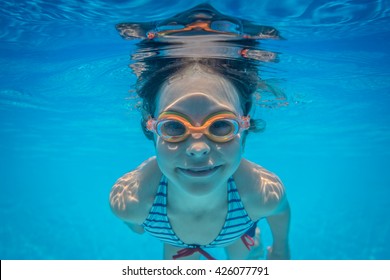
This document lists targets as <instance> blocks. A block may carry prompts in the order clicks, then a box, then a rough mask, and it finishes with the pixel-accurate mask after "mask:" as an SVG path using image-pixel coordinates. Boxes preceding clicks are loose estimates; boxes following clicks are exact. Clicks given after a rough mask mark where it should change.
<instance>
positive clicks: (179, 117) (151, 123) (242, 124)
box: [146, 111, 250, 142]
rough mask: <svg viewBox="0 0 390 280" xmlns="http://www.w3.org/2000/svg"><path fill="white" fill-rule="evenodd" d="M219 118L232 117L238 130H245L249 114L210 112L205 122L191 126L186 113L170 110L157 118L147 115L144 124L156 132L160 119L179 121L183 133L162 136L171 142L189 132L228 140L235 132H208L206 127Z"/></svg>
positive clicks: (177, 140) (248, 124)
mask: <svg viewBox="0 0 390 280" xmlns="http://www.w3.org/2000/svg"><path fill="white" fill-rule="evenodd" d="M219 119H234V120H238V123H239V130H246V129H248V128H249V126H250V117H249V116H243V117H237V116H236V115H235V114H233V113H231V112H218V113H215V114H211V115H210V116H208V117H207V118H206V121H205V123H204V124H203V125H201V126H193V125H192V124H191V122H190V120H189V118H188V117H187V116H186V115H184V114H180V113H177V112H170V111H167V112H163V113H161V114H160V116H159V117H158V119H157V120H156V119H153V118H152V117H151V116H149V120H148V121H147V124H146V126H147V129H148V130H149V131H152V132H154V133H157V123H158V122H159V121H162V120H176V121H179V122H180V123H182V124H184V126H185V127H186V128H187V129H186V133H185V134H183V135H180V136H165V137H163V138H165V139H167V140H170V141H173V142H175V141H176V142H179V141H182V140H184V139H185V138H187V136H188V135H189V134H192V133H203V134H206V135H207V136H208V137H209V138H211V139H212V140H216V141H218V140H222V141H228V140H230V139H231V136H232V135H236V133H234V134H232V135H226V136H215V135H213V134H210V133H209V132H208V128H209V127H210V125H211V124H212V123H213V122H214V121H216V120H219ZM157 134H158V133H157Z"/></svg>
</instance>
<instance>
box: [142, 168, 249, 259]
mask: <svg viewBox="0 0 390 280" xmlns="http://www.w3.org/2000/svg"><path fill="white" fill-rule="evenodd" d="M167 186H168V181H167V178H166V177H165V176H164V175H163V176H162V178H161V181H160V184H159V187H158V190H157V194H156V197H155V199H154V203H153V205H152V208H151V209H150V211H149V215H148V217H147V218H146V220H145V221H144V223H143V226H144V229H145V231H147V232H149V233H150V234H151V235H153V236H155V237H157V238H158V239H160V240H161V241H163V242H165V243H168V244H171V245H173V246H176V247H181V248H186V249H184V250H180V251H179V252H178V255H176V257H177V258H180V257H183V256H188V255H192V254H193V253H194V252H195V251H197V252H199V253H201V254H203V255H204V256H205V257H206V258H209V259H213V258H212V257H211V256H210V255H208V253H207V252H205V251H204V250H203V249H202V248H213V247H224V246H226V245H227V244H229V243H231V242H233V241H234V240H236V239H238V238H241V239H242V241H243V242H244V244H245V245H246V246H247V248H248V249H249V248H250V247H249V246H252V245H253V243H254V242H253V239H252V238H251V237H250V236H249V235H248V234H246V233H247V232H248V231H252V234H253V230H254V229H255V227H256V223H255V222H254V221H252V220H251V219H250V218H249V216H248V213H247V212H246V211H245V208H244V206H243V204H242V202H241V198H240V195H239V193H238V191H237V187H236V184H235V182H234V179H233V177H230V178H229V180H228V188H227V197H228V213H227V216H226V219H225V224H224V225H223V227H222V229H221V231H220V233H219V234H218V236H217V237H216V238H215V239H214V241H212V242H211V243H209V244H207V245H197V244H186V243H184V242H183V241H181V240H180V239H179V238H178V237H177V236H176V234H175V232H174V231H173V229H172V226H171V224H170V223H169V219H168V216H167ZM252 236H253V235H252ZM174 259H175V256H174Z"/></svg>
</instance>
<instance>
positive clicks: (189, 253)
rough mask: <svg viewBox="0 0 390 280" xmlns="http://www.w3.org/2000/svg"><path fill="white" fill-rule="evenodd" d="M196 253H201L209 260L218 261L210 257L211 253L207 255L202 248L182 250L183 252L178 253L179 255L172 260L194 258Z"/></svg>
mask: <svg viewBox="0 0 390 280" xmlns="http://www.w3.org/2000/svg"><path fill="white" fill-rule="evenodd" d="M196 252H199V253H200V254H202V255H203V256H204V257H205V258H206V259H208V260H216V259H215V258H214V257H213V256H212V255H210V254H209V253H207V252H206V251H205V250H203V249H202V248H200V247H195V248H184V249H181V250H179V251H177V254H176V255H174V256H173V257H172V258H173V259H174V260H177V259H179V258H183V257H188V256H192V255H193V254H195V253H196Z"/></svg>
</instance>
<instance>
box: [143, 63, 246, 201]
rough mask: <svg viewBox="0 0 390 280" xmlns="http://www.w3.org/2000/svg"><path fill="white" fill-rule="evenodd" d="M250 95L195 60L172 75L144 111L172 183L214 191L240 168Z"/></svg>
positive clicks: (200, 191) (199, 191) (193, 189)
mask: <svg viewBox="0 0 390 280" xmlns="http://www.w3.org/2000/svg"><path fill="white" fill-rule="evenodd" d="M248 104H250V100H249V99H247V97H246V96H242V95H241V94H240V93H239V90H238V89H237V88H236V87H235V86H234V84H233V83H232V82H230V81H229V80H228V79H227V78H225V77H224V76H222V75H221V74H220V73H217V72H215V71H212V69H209V68H208V67H206V66H204V65H201V64H198V63H191V64H188V65H186V67H183V68H182V69H181V70H180V71H179V72H176V73H175V74H174V75H172V76H170V78H168V79H167V80H165V81H164V82H163V83H162V84H161V85H160V87H159V89H158V91H157V93H156V94H155V95H154V96H153V103H152V104H151V105H152V106H153V108H151V109H149V112H146V114H147V115H148V122H147V127H148V130H149V131H153V132H154V133H153V134H154V135H153V139H154V143H155V148H156V155H157V162H158V164H159V167H160V170H161V171H162V172H163V173H164V175H165V176H167V178H168V179H169V180H170V182H171V183H173V185H177V186H181V189H185V190H186V191H187V192H189V193H192V194H197V195H201V194H205V193H210V191H212V190H213V189H215V188H216V187H217V186H218V183H216V182H226V181H227V180H228V178H229V177H230V176H232V175H233V174H234V172H235V171H236V170H237V168H238V166H239V164H240V162H241V157H242V152H243V146H244V145H243V144H244V138H245V137H244V135H245V131H246V128H248V127H249V121H248V118H247V117H246V115H247V113H248V112H247V111H248V110H250V105H248Z"/></svg>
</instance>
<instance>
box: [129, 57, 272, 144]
mask: <svg viewBox="0 0 390 280" xmlns="http://www.w3.org/2000/svg"><path fill="white" fill-rule="evenodd" d="M192 64H198V65H200V66H202V69H204V70H205V71H210V73H213V74H217V75H221V76H222V77H224V78H225V79H226V80H228V81H229V82H230V83H231V84H232V85H233V86H234V87H235V88H236V90H237V92H238V94H239V98H240V103H241V108H242V110H243V112H244V115H248V114H249V112H250V111H251V109H252V106H253V94H254V93H255V92H256V90H257V89H258V87H259V86H258V85H259V84H260V83H261V79H260V77H259V75H258V68H257V66H256V65H255V64H254V63H252V62H250V61H243V60H238V59H226V58H196V59H195V58H167V57H165V58H156V57H154V59H144V60H143V62H142V67H141V68H142V71H138V72H137V70H136V69H135V68H137V67H134V66H135V65H134V64H133V67H132V68H133V70H134V71H135V72H136V74H137V73H138V75H137V76H138V79H137V82H136V91H137V94H138V96H139V97H140V98H141V100H142V105H141V112H142V119H141V126H142V130H143V132H144V134H145V135H146V137H147V138H148V139H151V140H152V139H153V133H152V132H150V131H148V130H147V129H146V122H147V118H148V116H152V117H155V116H154V115H153V114H154V112H155V109H156V97H157V94H158V92H159V90H160V89H161V87H162V86H163V85H164V84H165V82H166V81H168V80H169V79H170V78H172V77H175V76H176V75H178V74H179V73H180V72H181V71H183V70H184V69H186V68H187V67H189V66H191V65H192ZM137 66H139V65H137ZM264 126H265V123H264V122H263V121H261V120H252V119H251V127H250V128H249V131H256V132H259V131H262V130H263V129H264ZM246 132H247V131H246ZM246 134H247V133H245V135H246Z"/></svg>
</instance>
